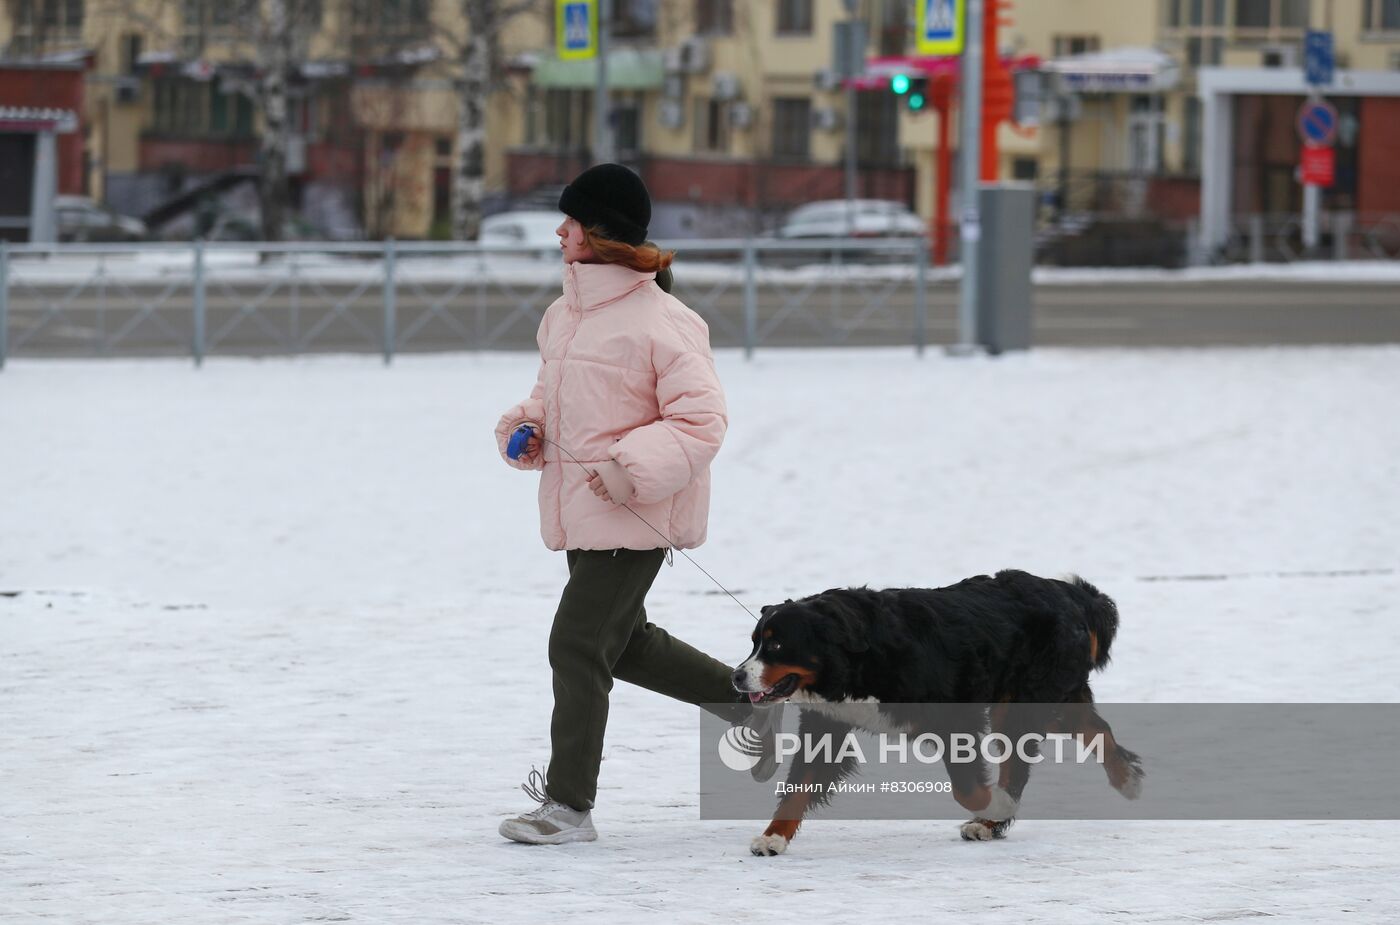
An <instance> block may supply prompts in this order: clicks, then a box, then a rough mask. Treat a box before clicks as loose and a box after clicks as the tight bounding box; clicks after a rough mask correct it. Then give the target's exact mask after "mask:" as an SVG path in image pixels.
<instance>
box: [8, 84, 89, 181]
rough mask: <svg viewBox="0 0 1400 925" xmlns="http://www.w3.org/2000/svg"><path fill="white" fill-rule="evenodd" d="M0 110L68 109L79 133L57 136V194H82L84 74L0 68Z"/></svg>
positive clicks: (73, 132)
mask: <svg viewBox="0 0 1400 925" xmlns="http://www.w3.org/2000/svg"><path fill="white" fill-rule="evenodd" d="M0 106H30V107H36V108H40V109H45V108H51V109H69V110H72V111H73V112H74V113H75V114H76V115H77V117H78V126H77V129H76V131H72V132H69V133H68V134H66V135H59V136H58V191H59V192H60V193H67V194H77V193H81V192H82V191H83V72H82V71H81V70H79V69H77V68H54V67H10V66H6V67H0Z"/></svg>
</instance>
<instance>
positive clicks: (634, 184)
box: [559, 164, 651, 246]
mask: <svg viewBox="0 0 1400 925" xmlns="http://www.w3.org/2000/svg"><path fill="white" fill-rule="evenodd" d="M559 211H560V212H563V213H564V214H565V215H568V216H570V217H572V218H576V219H578V220H579V222H580V223H581V224H582V225H583V226H584V227H585V228H598V229H599V230H600V231H602V233H603V234H604V235H605V236H606V237H609V238H612V239H613V240H614V241H622V242H624V243H627V244H631V245H633V246H636V245H639V244H641V243H642V242H643V241H645V240H646V239H647V225H649V224H651V196H650V195H649V194H648V193H647V187H646V184H645V183H643V182H642V178H641V177H639V176H637V175H636V174H635V173H633V172H632V171H631V170H628V169H627V168H626V167H623V166H622V165H621V164H598V165H597V166H596V167H590V168H588V169H587V170H585V171H584V172H583V173H581V174H579V175H578V176H577V177H575V178H574V182H572V183H570V184H569V185H568V186H566V187H564V192H562V193H560V194H559Z"/></svg>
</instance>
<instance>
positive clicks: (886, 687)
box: [734, 571, 1142, 854]
mask: <svg viewBox="0 0 1400 925" xmlns="http://www.w3.org/2000/svg"><path fill="white" fill-rule="evenodd" d="M1117 632H1118V608H1117V606H1116V605H1115V604H1114V603H1113V601H1112V599H1110V598H1109V597H1108V596H1107V595H1105V594H1103V593H1102V592H1100V591H1099V590H1098V589H1097V588H1095V587H1094V586H1093V585H1091V584H1090V583H1089V582H1087V581H1085V580H1083V579H1082V578H1078V577H1071V578H1069V579H1067V580H1064V581H1060V580H1055V579H1046V578H1038V577H1036V576H1034V575H1030V574H1028V573H1026V572H1021V571H1002V572H998V573H997V574H996V575H995V576H987V575H982V576H978V577H976V578H969V579H967V580H966V581H962V582H959V583H958V584H956V585H952V586H950V587H946V588H936V589H927V588H901V589H891V590H884V591H874V590H871V589H869V588H849V589H833V590H830V591H824V592H822V593H821V594H816V595H813V596H811V597H806V598H803V599H801V600H798V601H787V602H785V603H782V604H777V605H771V606H767V607H764V608H763V609H762V611H761V616H760V618H759V622H758V625H757V626H756V627H755V628H754V633H753V642H754V649H753V652H752V654H751V655H750V656H749V658H748V659H747V660H746V661H745V662H744V663H743V664H742V665H741V666H740V667H739V669H738V670H737V671H735V673H734V686H735V687H736V689H738V690H740V691H741V692H749V693H750V696H751V699H752V698H754V697H755V696H756V697H757V699H756V700H755V702H759V703H764V702H775V701H781V700H785V699H788V698H793V699H794V700H795V701H796V702H831V703H839V702H842V701H861V700H875V701H879V703H880V704H881V706H880V707H879V710H880V712H881V714H882V715H883V716H884V717H885V718H886V720H887V721H888V722H889V724H890V725H892V726H896V727H904V726H906V725H907V724H908V717H907V716H901V715H900V714H899V710H900V708H899V707H898V706H896V705H898V704H947V705H967V706H966V707H964V708H961V710H959V708H958V707H953V706H950V707H949V710H948V711H947V712H944V713H942V714H941V716H942V718H941V719H940V720H938V721H937V725H939V726H942V727H944V728H940V729H927V730H924V731H932V732H937V733H940V734H947V733H948V732H950V731H954V730H964V729H966V730H972V731H981V730H983V729H985V728H986V727H987V726H988V724H989V723H990V726H991V727H992V728H994V729H996V730H997V731H1001V732H1006V733H1007V734H1008V735H1011V736H1012V739H1013V741H1014V740H1015V738H1016V735H1017V734H1019V733H1022V732H1029V731H1036V732H1046V731H1052V730H1053V731H1062V732H1067V733H1072V734H1075V735H1079V736H1091V735H1094V734H1098V733H1102V734H1106V736H1107V743H1108V754H1107V760H1106V761H1105V770H1106V771H1107V773H1108V776H1109V780H1110V782H1111V783H1112V784H1113V786H1114V787H1115V788H1117V789H1119V790H1120V791H1121V792H1123V793H1124V794H1125V795H1126V796H1129V797H1130V798H1131V797H1133V796H1135V795H1136V793H1137V789H1138V787H1139V786H1140V781H1141V778H1142V768H1141V763H1140V761H1139V760H1138V757H1137V756H1136V755H1134V754H1133V753H1132V752H1130V751H1128V750H1127V749H1125V748H1123V747H1122V746H1120V745H1118V744H1117V743H1116V741H1115V740H1114V739H1113V738H1112V730H1111V729H1110V728H1109V726H1108V723H1107V722H1105V721H1104V720H1103V718H1102V717H1101V716H1099V715H1098V713H1097V711H1096V710H1094V707H1093V699H1094V698H1093V692H1092V691H1091V690H1090V688H1089V674H1090V672H1092V671H1094V670H1095V669H1102V668H1103V667H1104V666H1105V665H1106V664H1107V663H1108V660H1109V648H1110V646H1111V645H1112V643H1113V639H1114V637H1115V636H1116V635H1117ZM1012 703H1016V704H1053V705H1064V706H1063V707H1062V708H1055V709H1054V710H1053V711H1050V712H1043V713H1042V714H1032V713H1030V712H1028V711H1026V710H1018V711H1010V710H1002V711H998V710H997V709H996V707H995V706H992V707H991V709H990V710H989V709H988V705H998V704H1012ZM886 705H888V706H886ZM813 712H814V711H811V710H805V711H804V714H803V717H802V727H801V728H802V732H804V733H806V732H813V731H817V730H818V729H821V731H832V729H830V728H828V727H830V726H831V724H833V723H835V724H836V726H840V727H841V728H844V729H849V728H850V727H849V725H846V726H841V724H840V723H839V722H837V721H836V720H833V719H831V718H830V717H823V716H820V715H813ZM989 713H990V719H989ZM921 715H922V716H923V717H924V719H923V720H922V722H923V723H924V724H927V723H928V722H929V720H928V719H927V717H928V716H929V714H928V712H927V711H924V712H923V713H922V714H921ZM999 723H1000V724H999ZM1007 724H1009V725H1007ZM1040 726H1043V727H1044V728H1032V727H1040ZM1013 727H1014V728H1013ZM946 766H947V768H948V772H949V775H950V777H951V779H952V783H953V788H954V795H955V796H956V797H957V798H958V800H959V802H962V803H963V804H964V805H966V806H969V808H970V809H973V810H974V811H975V810H977V809H979V808H981V807H980V806H979V805H978V803H979V801H982V800H984V799H985V796H984V794H985V793H987V791H988V785H987V784H986V782H985V779H984V773H985V771H984V769H983V768H982V767H981V766H980V765H967V764H953V763H951V762H950V763H947V765H946ZM852 770H853V768H850V767H844V768H843V767H841V766H838V765H831V766H830V767H829V768H827V769H826V770H824V771H815V773H816V774H817V775H818V778H826V779H827V780H825V781H824V782H825V783H834V782H835V781H838V780H840V779H841V778H842V777H844V776H845V775H846V774H849V773H850V772H851V771H852ZM813 774H814V769H813V768H812V767H807V766H804V765H803V764H802V763H801V762H797V763H794V765H793V766H792V768H791V769H790V773H789V778H788V780H789V783H803V782H809V783H810V782H811V780H812V775H813ZM1029 774H1030V766H1029V765H1028V764H1026V763H1025V762H1024V761H1020V760H1016V759H1013V760H1012V761H1010V762H1007V763H1006V764H1005V765H1003V767H1002V777H1001V781H1000V783H999V786H1000V787H1001V788H1003V789H1004V790H1005V791H1006V793H1007V794H1009V795H1010V797H1012V798H1013V799H1014V800H1016V801H1019V799H1020V797H1021V792H1022V790H1023V789H1024V787H1025V784H1026V781H1027V779H1028V778H1029ZM822 802H824V798H823V797H822V796H821V795H820V794H818V795H816V796H807V797H803V798H801V799H799V800H797V801H796V802H795V803H794V801H793V800H791V799H785V801H784V805H781V806H780V807H779V813H778V816H777V817H776V818H775V819H774V824H773V826H770V827H769V831H768V832H766V833H765V837H764V839H763V840H762V841H764V842H765V844H764V845H763V846H762V847H763V848H764V850H760V847H761V846H760V844H759V842H760V840H757V839H756V840H755V845H754V851H755V853H760V854H763V853H775V852H774V851H773V850H772V846H771V843H770V842H768V836H772V835H774V834H778V835H781V836H782V837H783V838H784V842H783V844H782V845H781V847H779V848H778V850H782V848H785V847H786V840H790V839H791V837H792V835H793V834H795V832H796V828H797V823H800V820H801V816H802V813H803V812H805V810H806V809H807V808H808V807H810V806H813V805H820V804H821V803H822ZM794 816H795V821H794V818H793V817H794ZM1010 821H1011V820H1010V819H1009V818H1006V819H981V818H978V819H975V820H974V822H975V823H978V824H980V825H981V826H983V828H984V829H985V831H982V830H979V829H976V828H973V829H969V828H968V826H964V827H963V837H964V838H968V839H978V840H980V839H983V838H990V837H1001V836H1002V835H1003V834H1004V832H1005V830H1006V828H1007V827H1008V826H1009V825H1010ZM780 823H785V824H780Z"/></svg>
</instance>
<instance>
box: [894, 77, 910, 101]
mask: <svg viewBox="0 0 1400 925" xmlns="http://www.w3.org/2000/svg"><path fill="white" fill-rule="evenodd" d="M890 89H891V90H893V91H894V92H895V93H898V94H899V95H900V96H903V95H904V94H906V93H908V92H909V75H907V74H896V75H894V76H893V77H891V78H890Z"/></svg>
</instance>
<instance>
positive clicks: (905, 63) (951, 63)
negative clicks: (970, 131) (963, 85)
mask: <svg viewBox="0 0 1400 925" xmlns="http://www.w3.org/2000/svg"><path fill="white" fill-rule="evenodd" d="M961 60H962V59H960V58H958V57H957V56H948V55H940V56H936V57H934V56H920V57H908V56H904V55H899V56H894V57H884V58H868V59H866V62H865V71H864V73H861V74H858V75H856V76H855V77H852V78H851V79H850V80H849V81H847V82H846V83H845V84H843V86H852V87H855V88H856V89H857V90H888V89H889V85H890V78H891V77H893V76H894V75H895V74H906V75H908V76H910V77H913V76H916V75H918V76H923V77H939V76H942V75H945V74H946V75H947V76H949V77H957V76H958V65H959V62H960V61H961ZM1001 63H1002V66H1003V67H1005V68H1006V69H1007V70H1008V71H1011V72H1013V73H1014V72H1016V71H1027V70H1031V71H1033V70H1035V69H1036V68H1038V67H1040V58H1039V57H1037V56H1036V55H1003V56H1002V59H1001Z"/></svg>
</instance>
